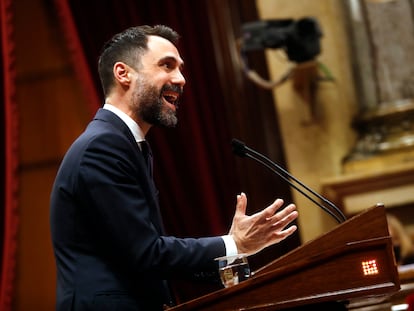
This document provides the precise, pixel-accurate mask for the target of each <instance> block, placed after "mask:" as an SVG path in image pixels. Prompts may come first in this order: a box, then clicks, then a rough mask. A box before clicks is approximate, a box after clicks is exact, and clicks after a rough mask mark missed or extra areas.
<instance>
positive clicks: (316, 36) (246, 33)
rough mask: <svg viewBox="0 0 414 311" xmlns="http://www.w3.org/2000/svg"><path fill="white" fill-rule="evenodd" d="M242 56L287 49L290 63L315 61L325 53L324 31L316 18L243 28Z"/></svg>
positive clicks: (280, 21)
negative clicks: (315, 58)
mask: <svg viewBox="0 0 414 311" xmlns="http://www.w3.org/2000/svg"><path fill="white" fill-rule="evenodd" d="M242 33H243V36H242V46H241V52H242V53H245V52H250V51H257V50H263V49H266V48H271V49H278V48H284V49H285V51H286V54H287V56H288V58H289V60H291V61H294V62H296V63H302V62H306V61H310V60H312V59H314V57H315V56H316V55H318V54H319V53H320V51H321V48H320V42H319V40H320V38H321V37H322V31H321V29H320V27H319V24H318V22H317V21H316V19H314V18H310V17H305V18H302V19H299V20H297V21H294V20H293V19H278V20H267V21H266V20H265V21H256V22H249V23H245V24H243V25H242Z"/></svg>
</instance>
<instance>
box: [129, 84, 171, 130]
mask: <svg viewBox="0 0 414 311" xmlns="http://www.w3.org/2000/svg"><path fill="white" fill-rule="evenodd" d="M164 88H165V87H164ZM164 88H163V89H164ZM167 88H168V87H167ZM162 91H163V90H158V89H157V88H156V87H155V86H152V85H148V84H147V83H145V82H143V81H141V83H139V85H138V87H137V88H136V89H135V92H134V94H133V98H132V100H133V105H138V107H136V108H137V109H138V110H137V113H138V115H139V117H140V118H141V119H142V120H143V121H145V122H147V123H149V124H151V125H159V126H165V127H175V126H176V125H177V122H178V118H177V115H176V111H175V110H173V109H171V108H170V107H168V106H166V105H165V104H164V102H163V97H162ZM138 103H139V104H138Z"/></svg>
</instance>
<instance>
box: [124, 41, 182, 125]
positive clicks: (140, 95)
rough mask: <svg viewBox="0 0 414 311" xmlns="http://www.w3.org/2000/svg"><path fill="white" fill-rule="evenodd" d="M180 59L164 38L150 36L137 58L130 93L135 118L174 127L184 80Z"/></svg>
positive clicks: (173, 47)
mask: <svg viewBox="0 0 414 311" xmlns="http://www.w3.org/2000/svg"><path fill="white" fill-rule="evenodd" d="M182 66H183V60H182V59H181V57H180V55H179V53H178V50H177V49H176V47H175V46H174V45H173V44H172V43H171V42H169V41H168V40H166V39H164V38H161V37H157V36H150V37H149V39H148V51H147V52H146V53H144V54H143V55H142V57H141V64H140V65H139V67H138V68H139V70H138V72H137V75H136V81H135V84H134V90H133V95H132V101H133V102H132V105H133V106H134V107H135V108H136V111H137V114H138V118H139V119H140V120H142V121H144V122H146V123H148V124H151V125H162V126H166V127H174V126H175V125H176V124H177V116H176V111H177V108H178V101H179V98H180V96H181V95H182V91H183V87H184V84H185V79H184V77H183V75H182V71H181V70H182Z"/></svg>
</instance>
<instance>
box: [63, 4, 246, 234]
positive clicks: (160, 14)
mask: <svg viewBox="0 0 414 311" xmlns="http://www.w3.org/2000/svg"><path fill="white" fill-rule="evenodd" d="M56 3H57V7H58V9H59V12H60V16H61V21H62V22H63V26H64V30H65V33H66V37H67V38H68V42H69V47H70V49H71V51H72V55H73V56H74V58H75V59H76V61H75V63H74V64H76V66H77V67H81V66H85V67H84V68H78V69H77V70H78V74H79V78H80V79H81V81H82V83H83V84H84V85H86V86H87V87H86V88H85V91H87V92H88V93H89V94H101V92H100V90H101V88H100V85H99V78H98V76H97V66H96V63H97V57H98V55H99V51H100V48H101V47H102V45H103V44H104V42H105V41H106V40H108V39H109V38H110V37H111V36H112V35H113V34H115V33H116V32H119V31H121V30H123V29H125V28H127V27H130V26H134V25H140V24H151V25H152V24H159V23H161V24H166V25H169V26H171V27H172V28H174V29H175V30H176V31H177V32H178V33H180V34H181V36H182V40H181V43H180V44H181V45H180V51H181V54H182V56H183V58H184V61H185V63H186V66H185V73H184V74H185V76H186V78H187V85H186V87H185V91H184V99H183V102H182V105H181V107H180V110H179V124H178V126H177V127H176V128H174V129H160V128H153V129H152V130H151V131H150V134H149V140H150V142H151V146H152V148H153V150H154V165H155V169H154V170H155V179H156V183H157V186H158V188H159V190H160V200H161V208H162V210H163V217H164V222H165V226H166V229H167V231H168V232H169V233H171V234H174V235H179V236H188V235H191V236H201V235H213V234H214V235H216V234H223V233H226V232H227V230H228V228H229V225H230V221H231V218H232V215H233V212H234V206H235V197H236V191H238V190H239V187H238V182H237V178H236V175H235V167H234V156H233V155H232V153H231V147H230V141H231V137H230V133H229V129H228V121H229V120H226V116H225V113H224V108H223V107H224V105H226V103H225V102H223V98H224V96H223V94H221V91H220V85H219V84H218V81H217V77H218V68H217V64H216V62H215V59H214V57H212V55H214V51H213V44H214V42H213V39H212V37H211V34H210V32H209V31H210V30H209V25H208V19H207V15H206V13H205V12H206V6H207V1H206V0H199V1H188V0H151V1H134V0H121V1H119V0H118V1H101V0H95V1H82V0H72V1H66V0H56ZM91 81H93V83H91ZM92 86H94V87H92ZM90 97H91V99H90V100H91V103H92V104H93V105H96V103H97V102H100V103H102V101H103V98H102V97H101V98H100V99H99V100H97V99H96V98H95V96H90ZM94 108H95V109H94V110H96V108H97V106H96V107H94Z"/></svg>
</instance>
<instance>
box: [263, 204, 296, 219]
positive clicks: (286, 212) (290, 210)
mask: <svg viewBox="0 0 414 311" xmlns="http://www.w3.org/2000/svg"><path fill="white" fill-rule="evenodd" d="M291 214H293V215H294V216H295V217H293V219H295V218H296V216H297V211H296V205H295V204H289V205H288V206H286V207H285V208H284V209H282V210H281V211H280V212H277V213H275V214H273V215H271V216H270V217H267V219H266V220H268V221H272V222H277V221H280V220H282V219H284V218H285V217H286V216H291ZM290 218H292V217H290ZM293 219H291V220H293Z"/></svg>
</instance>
